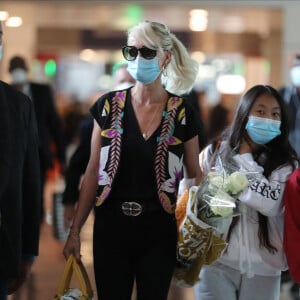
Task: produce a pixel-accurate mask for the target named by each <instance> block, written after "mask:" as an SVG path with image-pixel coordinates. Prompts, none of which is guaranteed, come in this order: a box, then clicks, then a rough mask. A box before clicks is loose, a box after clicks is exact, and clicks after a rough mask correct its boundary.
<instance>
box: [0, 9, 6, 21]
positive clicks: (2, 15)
mask: <svg viewBox="0 0 300 300" xmlns="http://www.w3.org/2000/svg"><path fill="white" fill-rule="evenodd" d="M7 18H8V12H7V11H4V10H0V21H5V20H6V19H7Z"/></svg>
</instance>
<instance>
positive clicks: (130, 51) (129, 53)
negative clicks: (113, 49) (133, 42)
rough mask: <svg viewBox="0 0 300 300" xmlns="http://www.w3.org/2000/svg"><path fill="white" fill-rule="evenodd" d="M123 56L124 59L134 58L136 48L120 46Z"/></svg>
mask: <svg viewBox="0 0 300 300" xmlns="http://www.w3.org/2000/svg"><path fill="white" fill-rule="evenodd" d="M122 52H123V56H124V58H125V59H126V60H129V61H130V60H135V59H136V57H137V54H138V49H137V48H135V47H130V46H125V47H123V48H122Z"/></svg>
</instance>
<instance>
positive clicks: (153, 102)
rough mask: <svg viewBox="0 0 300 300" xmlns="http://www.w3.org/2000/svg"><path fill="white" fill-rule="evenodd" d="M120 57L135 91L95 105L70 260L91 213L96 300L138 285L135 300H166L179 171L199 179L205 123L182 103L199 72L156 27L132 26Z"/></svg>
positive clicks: (123, 295) (126, 294)
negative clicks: (201, 124) (200, 142)
mask: <svg viewBox="0 0 300 300" xmlns="http://www.w3.org/2000/svg"><path fill="white" fill-rule="evenodd" d="M122 52H123V56H124V58H125V59H126V60H127V63H128V68H127V70H128V71H129V73H130V74H131V76H132V77H133V78H134V79H135V80H136V84H135V86H134V87H132V88H128V89H125V90H120V91H113V92H109V93H107V94H105V95H104V96H102V97H101V98H100V99H99V100H98V101H97V102H96V103H95V104H94V105H93V107H92V108H91V114H92V115H93V117H94V119H95V121H94V130H93V135H92V144H91V156H90V161H89V164H88V166H87V170H86V173H85V176H84V182H83V184H82V188H81V191H80V196H79V204H78V207H77V210H76V213H75V216H74V220H73V224H72V227H71V231H70V235H69V238H68V240H67V243H66V245H65V248H64V255H65V257H68V256H69V255H70V254H72V253H73V254H74V255H75V256H76V258H77V259H78V260H79V259H80V238H79V234H80V230H81V228H82V225H83V224H84V222H85V220H86V218H87V216H88V214H89V213H90V211H91V209H92V208H93V207H95V224H94V270H95V279H96V285H97V292H98V295H99V298H100V299H101V300H120V299H122V300H123V299H124V300H127V299H128V300H129V299H130V296H131V293H132V288H133V283H134V280H135V281H136V288H137V297H138V299H143V300H147V299H149V300H153V299H155V300H166V299H167V295H168V290H169V286H170V281H171V278H172V274H173V270H174V266H175V262H176V243H177V229H176V221H175V217H174V210H175V207H176V198H177V189H178V184H179V181H180V180H181V178H182V177H183V169H184V170H185V172H184V173H185V176H186V177H188V178H195V180H196V182H197V181H199V179H200V177H201V171H200V168H199V166H198V152H199V148H198V131H199V123H198V122H199V117H198V114H197V112H196V111H195V110H193V109H192V107H191V106H190V105H189V103H187V102H186V101H185V100H184V99H182V98H181V97H180V96H178V95H180V94H184V93H186V92H188V91H189V90H190V89H191V87H192V85H193V82H194V80H195V77H196V74H197V70H198V65H197V63H196V62H195V61H193V60H192V59H191V58H190V57H189V55H188V52H187V50H186V48H185V47H184V46H183V44H182V43H181V42H180V41H179V40H178V39H177V38H176V37H175V35H173V34H172V33H171V32H170V30H169V29H168V28H167V27H166V26H165V25H164V24H160V23H157V22H150V21H144V22H141V23H139V24H138V25H136V26H134V27H133V28H131V29H130V30H129V32H128V39H127V45H126V46H124V47H123V48H122ZM162 74H164V77H165V78H166V79H167V80H165V83H164V85H163V84H162V80H161V77H162ZM99 161H100V164H99Z"/></svg>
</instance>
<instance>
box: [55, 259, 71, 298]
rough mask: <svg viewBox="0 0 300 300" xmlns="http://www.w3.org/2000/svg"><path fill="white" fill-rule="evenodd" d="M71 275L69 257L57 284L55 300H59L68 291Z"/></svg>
mask: <svg viewBox="0 0 300 300" xmlns="http://www.w3.org/2000/svg"><path fill="white" fill-rule="evenodd" d="M72 275H73V258H72V257H71V255H70V256H69V258H68V260H67V262H66V265H65V268H64V271H63V273H62V276H61V278H60V281H59V283H58V287H57V292H56V295H55V298H54V299H55V300H59V299H60V297H61V296H62V295H63V294H64V293H65V292H66V291H67V290H68V289H69V287H70V282H71V278H72Z"/></svg>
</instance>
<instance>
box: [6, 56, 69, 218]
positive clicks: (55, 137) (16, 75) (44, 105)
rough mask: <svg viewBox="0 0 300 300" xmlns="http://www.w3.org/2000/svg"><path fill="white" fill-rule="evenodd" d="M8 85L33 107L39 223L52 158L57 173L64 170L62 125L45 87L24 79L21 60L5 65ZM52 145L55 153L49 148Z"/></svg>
mask: <svg viewBox="0 0 300 300" xmlns="http://www.w3.org/2000/svg"><path fill="white" fill-rule="evenodd" d="M9 72H10V74H11V76H12V85H13V86H14V87H15V88H16V89H18V90H20V91H21V92H23V93H24V94H26V95H27V96H29V98H31V100H32V101H33V104H34V109H35V113H36V120H37V126H38V132H39V141H40V143H39V154H40V161H41V185H42V189H41V193H42V197H41V199H42V205H41V220H43V217H44V200H43V194H44V190H43V187H44V184H45V179H46V172H47V170H49V169H50V168H51V167H52V166H53V160H54V156H55V157H56V158H57V160H58V161H59V163H60V167H61V172H62V173H63V172H64V168H65V143H64V138H63V129H62V122H61V119H60V117H59V115H58V113H57V110H56V107H55V101H54V97H53V93H52V90H51V87H50V86H49V85H48V84H41V83H35V82H31V81H29V80H28V68H27V65H26V62H25V59H24V58H23V57H21V56H14V57H12V58H11V59H10V62H9ZM52 144H54V146H55V151H53V149H52Z"/></svg>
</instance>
